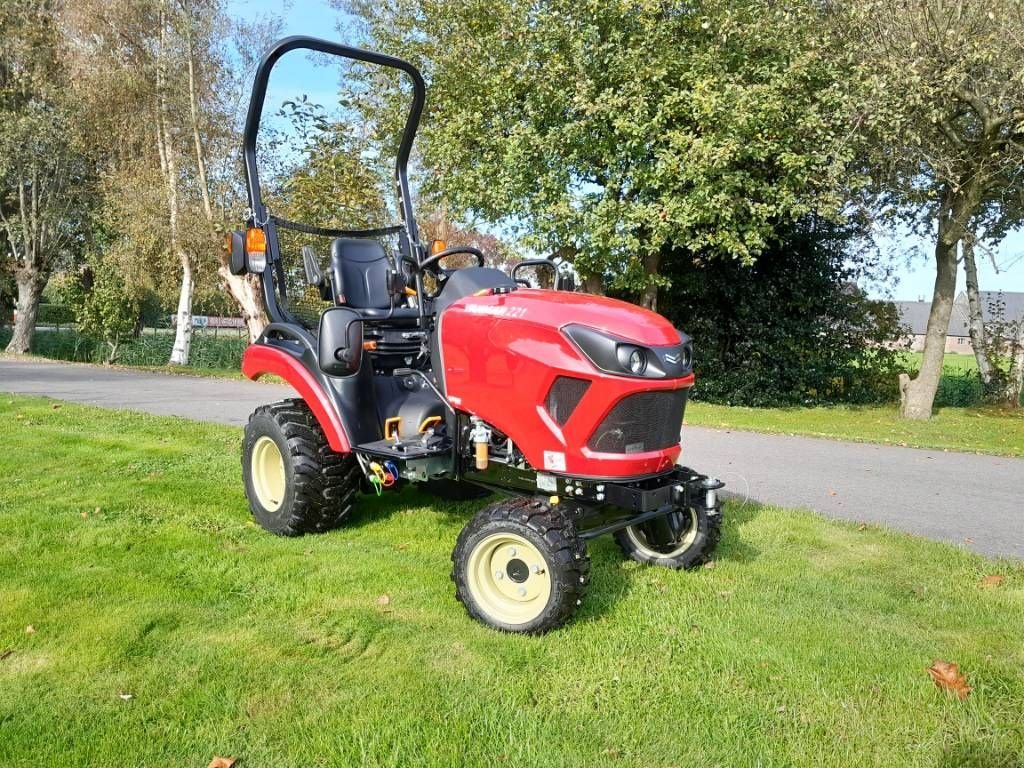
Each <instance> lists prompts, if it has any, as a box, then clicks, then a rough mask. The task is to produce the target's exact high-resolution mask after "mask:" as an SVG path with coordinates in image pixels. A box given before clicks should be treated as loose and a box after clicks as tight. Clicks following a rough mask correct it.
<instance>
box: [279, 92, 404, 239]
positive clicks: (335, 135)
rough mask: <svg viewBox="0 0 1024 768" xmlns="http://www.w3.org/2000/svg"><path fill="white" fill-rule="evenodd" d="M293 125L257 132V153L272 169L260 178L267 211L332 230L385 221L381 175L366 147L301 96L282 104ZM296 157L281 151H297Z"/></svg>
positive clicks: (365, 225)
mask: <svg viewBox="0 0 1024 768" xmlns="http://www.w3.org/2000/svg"><path fill="white" fill-rule="evenodd" d="M282 116H283V117H285V118H287V119H288V121H289V122H290V124H291V130H290V131H287V132H284V131H276V132H275V131H273V130H267V131H261V133H266V134H269V139H267V140H265V141H264V142H263V143H261V150H262V152H261V155H265V156H266V165H267V166H268V169H270V170H272V171H273V173H271V174H268V176H269V178H268V179H267V180H266V181H265V182H264V194H265V196H266V197H267V201H268V205H269V207H270V208H271V210H273V211H275V212H276V213H278V214H280V215H283V216H284V217H286V218H290V219H292V220H295V221H301V222H304V223H308V224H314V225H316V226H319V227H328V228H334V229H359V228H363V227H376V226H381V225H383V224H386V223H388V222H387V219H388V213H387V205H386V204H385V202H384V194H383V188H382V186H383V179H382V178H381V177H380V176H378V175H377V173H376V172H375V170H374V169H373V168H372V167H371V166H370V164H368V163H367V162H366V160H365V155H366V153H367V151H368V146H367V144H366V142H365V141H364V140H361V139H359V138H357V137H356V136H355V135H354V134H353V132H352V130H351V127H350V126H349V125H348V124H347V123H346V122H345V121H338V120H336V119H331V118H329V117H328V112H327V110H326V109H325V107H324V106H323V105H320V104H314V103H312V102H310V101H309V99H308V97H307V96H305V95H303V96H300V97H298V98H296V99H295V100H294V101H287V102H285V103H284V108H283V109H282ZM296 145H298V148H299V151H298V152H297V155H298V156H297V158H296V159H295V160H294V162H288V160H287V157H285V158H282V157H280V155H282V154H284V155H288V154H296Z"/></svg>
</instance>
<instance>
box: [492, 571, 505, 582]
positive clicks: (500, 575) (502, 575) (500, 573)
mask: <svg viewBox="0 0 1024 768" xmlns="http://www.w3.org/2000/svg"><path fill="white" fill-rule="evenodd" d="M494 578H496V579H497V580H498V581H501V580H502V579H504V578H505V572H504V571H495V572H494Z"/></svg>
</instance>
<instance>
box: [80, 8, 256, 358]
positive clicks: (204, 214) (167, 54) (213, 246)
mask: <svg viewBox="0 0 1024 768" xmlns="http://www.w3.org/2000/svg"><path fill="white" fill-rule="evenodd" d="M65 22H66V23H65V26H66V27H67V28H68V30H69V35H70V36H71V37H72V39H73V41H74V45H73V46H72V50H73V52H74V57H73V66H74V68H75V83H76V85H77V86H78V87H79V88H80V90H81V91H82V94H83V100H85V101H87V102H88V104H89V106H90V110H89V114H88V119H87V120H85V121H83V126H82V130H83V133H84V134H86V135H87V137H88V140H89V141H90V144H91V146H92V148H93V152H94V154H95V155H96V156H97V158H98V162H99V164H100V166H101V168H102V174H101V175H102V180H103V195H104V199H105V200H107V201H112V202H113V205H111V206H107V207H106V208H105V210H121V211H128V212H130V215H123V216H119V217H118V221H119V227H120V229H119V230H118V232H119V235H120V237H123V238H125V239H127V240H128V241H129V242H137V241H139V240H147V239H148V238H149V237H150V236H151V235H156V236H157V242H158V243H159V244H160V249H159V251H158V253H156V254H153V253H152V252H147V254H146V262H147V263H146V267H147V268H149V269H151V270H153V272H154V273H158V274H155V275H154V278H155V284H156V287H157V290H158V291H159V293H160V294H161V295H162V297H163V298H164V300H165V301H166V302H167V303H168V304H172V303H173V305H174V306H175V307H176V311H175V315H176V317H177V322H176V337H175V343H174V348H173V351H172V355H171V359H172V361H173V362H174V363H183V362H187V360H188V353H189V349H190V340H191V317H192V303H193V301H194V298H195V296H196V292H197V291H200V292H206V291H208V290H210V289H211V288H212V287H214V286H216V285H218V284H221V285H223V286H224V287H226V288H227V290H228V292H229V293H230V295H231V296H232V298H233V299H234V300H235V302H236V304H237V305H238V307H239V310H240V313H241V315H242V317H243V318H244V319H245V321H246V324H247V327H248V329H249V335H250V338H251V339H255V338H256V336H258V335H259V333H260V332H262V329H263V327H264V325H265V324H266V318H265V316H264V313H263V308H262V302H261V301H260V297H259V290H258V283H257V281H256V280H255V279H254V278H253V277H251V276H235V275H231V274H230V272H229V270H228V268H227V256H226V254H225V253H224V250H223V247H222V243H223V239H222V238H223V233H224V231H225V230H226V229H227V228H228V221H229V220H234V219H236V218H237V216H238V212H240V210H241V208H242V202H241V200H242V197H243V196H242V193H241V185H240V184H239V168H238V164H237V158H238V146H239V144H240V141H239V139H238V119H237V118H238V115H237V113H238V111H239V108H240V98H239V94H240V90H241V87H242V86H241V79H242V77H241V70H242V69H244V68H245V67H248V66H249V65H250V64H251V62H250V61H249V57H248V56H247V55H246V56H241V57H238V58H239V62H240V63H239V64H238V68H237V69H236V67H235V61H234V58H233V57H232V54H231V53H229V52H228V51H226V50H225V41H228V42H229V43H230V42H231V41H234V40H235V37H234V35H233V34H232V31H231V29H230V28H229V22H228V20H227V18H226V16H225V14H224V10H223V7H222V4H221V3H220V2H219V1H218V0H139V2H133V3H118V4H110V3H106V2H101V1H100V0H79V2H76V3H75V4H74V5H73V6H70V7H69V8H68V9H67V12H66V13H65ZM243 26H244V27H245V29H246V31H245V33H244V34H245V35H249V28H248V27H247V26H246V25H243ZM240 34H243V33H240ZM253 39H256V40H257V42H256V44H257V45H259V44H260V43H261V42H262V40H263V38H262V36H254V35H253V36H250V40H248V41H247V42H246V52H247V51H248V46H249V45H251V44H252V40H253ZM110 136H117V137H118V141H117V142H114V143H111V142H110V141H109V137H110ZM211 158H213V159H211ZM154 193H156V194H158V195H159V200H158V205H156V206H154V205H153V202H154V199H155V198H154ZM140 258H142V256H141V254H140ZM172 270H173V271H174V272H177V276H178V278H179V279H177V281H176V284H174V285H171V284H170V281H169V280H167V279H166V278H167V276H168V275H170V274H171V273H172ZM204 282H205V283H206V284H203V283H204ZM172 293H173V298H172V296H171V294H172Z"/></svg>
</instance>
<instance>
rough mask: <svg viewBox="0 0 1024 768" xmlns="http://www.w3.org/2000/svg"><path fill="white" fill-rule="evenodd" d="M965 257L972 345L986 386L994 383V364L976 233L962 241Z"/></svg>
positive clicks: (961, 245)
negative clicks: (976, 248)
mask: <svg viewBox="0 0 1024 768" xmlns="http://www.w3.org/2000/svg"><path fill="white" fill-rule="evenodd" d="M960 247H961V252H962V253H963V257H964V272H965V273H966V274H967V305H968V314H969V316H970V322H969V323H968V327H969V329H970V335H971V346H972V347H973V348H974V358H975V360H977V361H978V373H979V374H980V375H981V381H982V383H983V384H984V385H985V387H986V388H987V387H989V386H991V384H992V366H991V364H990V363H989V358H988V338H987V334H986V332H985V316H984V315H983V314H982V306H981V293H980V291H979V290H978V264H977V262H976V261H975V258H974V233H972V232H967V233H966V234H965V235H964V238H963V240H961V241H960Z"/></svg>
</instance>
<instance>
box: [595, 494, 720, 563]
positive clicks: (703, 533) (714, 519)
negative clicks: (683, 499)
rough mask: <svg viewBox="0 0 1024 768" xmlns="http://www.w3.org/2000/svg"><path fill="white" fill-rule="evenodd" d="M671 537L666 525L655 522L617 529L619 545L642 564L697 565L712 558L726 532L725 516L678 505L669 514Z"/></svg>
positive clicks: (698, 508) (702, 508)
mask: <svg viewBox="0 0 1024 768" xmlns="http://www.w3.org/2000/svg"><path fill="white" fill-rule="evenodd" d="M665 522H667V523H668V526H667V528H668V530H671V532H672V534H671V536H669V537H667V540H666V537H665V536H664V535H663V534H662V531H664V530H665V528H666V526H664V525H662V526H660V527H659V526H657V525H656V524H654V523H641V524H640V525H630V526H628V527H626V528H623V529H622V530H621V531H616V532H615V541H616V543H618V545H619V548H620V549H621V550H622V551H623V552H624V553H625V554H626V556H627V557H629V558H630V559H632V560H636V561H637V562H638V563H649V564H651V565H661V566H664V567H666V568H675V569H679V568H684V569H690V568H696V567H697V566H699V565H703V564H704V563H706V562H707V561H708V560H710V559H711V555H712V553H713V552H714V551H715V547H717V546H718V540H719V539H720V538H721V535H722V529H721V524H722V516H721V514H720V513H719V512H718V511H717V510H712V511H711V513H709V511H708V510H707V509H705V508H704V507H699V506H697V507H677V508H676V509H674V510H672V511H671V512H669V513H668V515H667V520H666V521H665Z"/></svg>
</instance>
